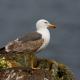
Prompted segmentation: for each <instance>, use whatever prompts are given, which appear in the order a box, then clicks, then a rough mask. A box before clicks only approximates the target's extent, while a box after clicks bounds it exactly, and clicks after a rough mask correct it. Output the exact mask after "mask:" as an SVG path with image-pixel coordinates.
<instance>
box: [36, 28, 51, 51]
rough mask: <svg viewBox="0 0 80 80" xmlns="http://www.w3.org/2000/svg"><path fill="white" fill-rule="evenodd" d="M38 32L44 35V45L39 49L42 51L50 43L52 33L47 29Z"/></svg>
mask: <svg viewBox="0 0 80 80" xmlns="http://www.w3.org/2000/svg"><path fill="white" fill-rule="evenodd" d="M37 32H38V33H40V34H41V35H42V39H44V43H43V45H42V46H41V47H40V49H39V50H41V49H43V48H45V47H46V46H47V45H48V44H49V42H50V32H49V30H48V29H47V28H45V29H44V28H43V29H38V30H37Z"/></svg>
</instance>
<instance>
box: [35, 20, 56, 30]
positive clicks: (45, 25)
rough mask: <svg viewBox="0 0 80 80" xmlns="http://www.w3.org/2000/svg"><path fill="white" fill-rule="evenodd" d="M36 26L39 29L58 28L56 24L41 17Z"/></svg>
mask: <svg viewBox="0 0 80 80" xmlns="http://www.w3.org/2000/svg"><path fill="white" fill-rule="evenodd" d="M36 28H37V30H39V29H47V28H56V27H55V25H53V24H50V22H48V21H47V20H45V19H40V20H38V21H37V23H36Z"/></svg>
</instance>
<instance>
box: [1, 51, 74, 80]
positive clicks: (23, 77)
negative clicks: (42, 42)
mask: <svg viewBox="0 0 80 80" xmlns="http://www.w3.org/2000/svg"><path fill="white" fill-rule="evenodd" d="M32 64H33V65H32ZM0 80H75V78H74V75H73V73H72V71H71V70H70V69H69V68H68V67H67V66H66V65H64V64H61V63H58V62H56V61H55V60H48V59H44V58H43V59H40V58H37V57H36V56H35V55H34V54H33V53H27V52H22V53H17V52H14V53H11V54H10V53H9V54H1V55H0Z"/></svg>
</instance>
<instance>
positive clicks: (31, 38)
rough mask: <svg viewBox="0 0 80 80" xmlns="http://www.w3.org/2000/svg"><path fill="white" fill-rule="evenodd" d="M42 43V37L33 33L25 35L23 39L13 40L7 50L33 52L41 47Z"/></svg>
mask: <svg viewBox="0 0 80 80" xmlns="http://www.w3.org/2000/svg"><path fill="white" fill-rule="evenodd" d="M43 42H44V40H43V39H42V35H41V34H39V33H37V32H33V33H29V34H27V35H26V36H24V37H23V38H20V39H19V40H18V41H15V40H14V41H13V42H12V45H10V46H8V49H9V50H10V51H12V52H14V51H17V52H23V51H26V52H35V51H37V50H38V49H39V48H40V47H41V45H42V44H43Z"/></svg>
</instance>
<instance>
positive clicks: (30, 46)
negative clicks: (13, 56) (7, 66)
mask: <svg viewBox="0 0 80 80" xmlns="http://www.w3.org/2000/svg"><path fill="white" fill-rule="evenodd" d="M55 28H56V26H55V25H54V24H51V23H50V22H48V21H47V20H45V19H40V20H38V21H37V22H36V31H35V32H31V33H27V34H26V35H25V36H23V37H20V38H17V39H15V40H13V41H11V42H9V43H8V44H7V45H5V47H3V48H1V49H0V53H1V51H2V52H6V53H9V52H23V51H26V52H28V53H31V52H39V51H41V50H43V49H45V48H46V47H47V45H48V44H49V42H50V32H49V29H55Z"/></svg>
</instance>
